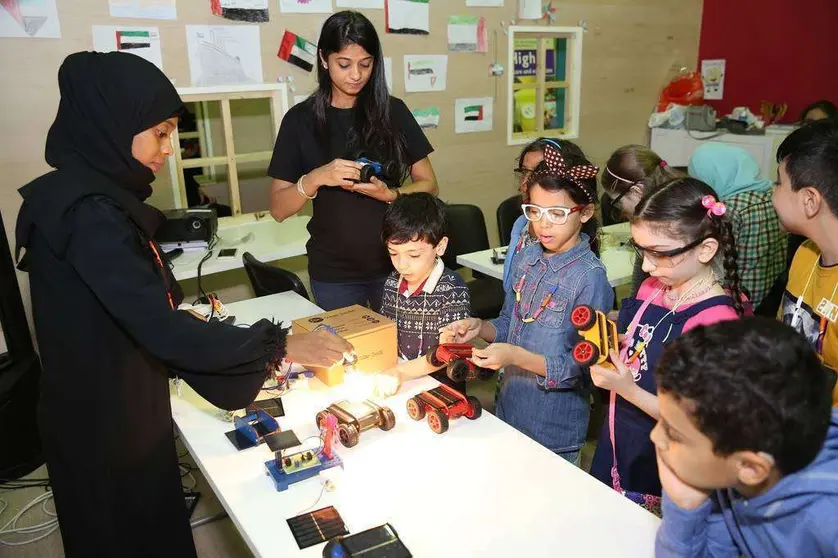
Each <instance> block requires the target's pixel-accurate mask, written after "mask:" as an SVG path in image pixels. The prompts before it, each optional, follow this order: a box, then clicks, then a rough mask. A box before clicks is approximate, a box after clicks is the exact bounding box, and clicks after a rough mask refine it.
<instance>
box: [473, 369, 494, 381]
mask: <svg viewBox="0 0 838 558" xmlns="http://www.w3.org/2000/svg"><path fill="white" fill-rule="evenodd" d="M494 374H495V371H494V370H489V369H488V368H478V369H477V379H479V380H483V381H484V382H485V381H486V380H488V379H489V378H491V377H492V376H494Z"/></svg>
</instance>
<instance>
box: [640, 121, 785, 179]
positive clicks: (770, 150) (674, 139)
mask: <svg viewBox="0 0 838 558" xmlns="http://www.w3.org/2000/svg"><path fill="white" fill-rule="evenodd" d="M793 130H794V129H793V128H790V127H774V126H769V127H768V128H767V129H766V132H765V135H764V136H743V135H737V134H731V133H723V134H721V135H719V136H716V134H717V133H718V132H688V131H687V130H665V129H663V128H653V129H652V146H651V147H652V151H654V152H655V153H657V154H658V155H660V157H661V158H662V159H664V160H665V161H666V162H667V163H668V164H669V165H671V166H673V167H686V166H687V165H688V164H689V161H690V156H691V155H692V154H693V151H695V150H696V149H698V146H699V145H701V144H702V143H704V142H706V141H715V142H721V143H727V144H730V145H736V146H739V147H741V148H743V149H745V150H746V151H748V152H749V153H750V154H751V155H753V156H754V159H756V161H757V164H759V168H760V170H761V173H762V177H763V178H765V179H767V180H776V179H777V148H778V147H779V146H780V144H781V143H782V142H783V140H784V139H785V138H786V136H787V135H788V134H790V133H791V132H792V131H793ZM713 136H716V137H713Z"/></svg>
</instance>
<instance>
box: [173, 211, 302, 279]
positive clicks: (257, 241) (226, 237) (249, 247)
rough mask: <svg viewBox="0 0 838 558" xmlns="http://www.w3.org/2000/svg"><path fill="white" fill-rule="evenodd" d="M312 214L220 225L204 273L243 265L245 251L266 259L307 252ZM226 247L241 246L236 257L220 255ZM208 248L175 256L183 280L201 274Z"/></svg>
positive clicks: (175, 268) (273, 259) (202, 273)
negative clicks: (199, 267)
mask: <svg viewBox="0 0 838 558" xmlns="http://www.w3.org/2000/svg"><path fill="white" fill-rule="evenodd" d="M308 221H309V217H306V216H303V215H296V216H294V217H289V218H288V219H286V220H285V221H283V222H282V223H277V222H276V221H274V220H273V219H272V218H270V217H268V218H266V219H264V220H261V221H256V222H253V223H246V224H242V225H233V226H230V227H224V228H219V229H218V243H217V244H216V246H215V248H214V250H213V254H212V257H211V258H210V259H208V260H207V261H205V262H204V265H203V266H201V276H202V277H205V276H207V275H212V274H213V273H221V272H222V271H230V270H231V269H241V268H242V267H243V264H242V254H244V253H245V252H250V253H251V254H253V255H254V256H256V258H257V259H259V260H260V261H263V262H272V261H275V260H281V259H284V258H292V257H294V256H302V255H304V254H305V253H306V243H307V242H308V239H309V234H308V230H307V229H306V225H308ZM223 248H237V249H238V251H237V253H236V256H235V257H233V258H222V259H219V258H218V253H219V251H220V250H221V249H223ZM205 254H206V251H204V250H201V251H196V252H185V253H183V254H181V255H180V256H178V257H177V259H175V261H174V262H173V269H172V271H173V272H174V274H175V278H176V279H177V280H179V281H182V280H184V279H193V278H195V277H197V276H198V264H199V263H200V261H201V259H202V258H203V257H204V255H205Z"/></svg>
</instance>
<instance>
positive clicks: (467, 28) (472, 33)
mask: <svg viewBox="0 0 838 558" xmlns="http://www.w3.org/2000/svg"><path fill="white" fill-rule="evenodd" d="M448 50H452V51H455V52H486V51H488V50H489V39H488V35H487V33H486V18H485V17H477V16H450V17H449V18H448Z"/></svg>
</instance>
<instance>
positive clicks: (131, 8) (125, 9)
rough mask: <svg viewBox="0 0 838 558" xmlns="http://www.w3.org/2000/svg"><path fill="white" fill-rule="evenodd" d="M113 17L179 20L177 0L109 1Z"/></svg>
mask: <svg viewBox="0 0 838 558" xmlns="http://www.w3.org/2000/svg"><path fill="white" fill-rule="evenodd" d="M108 4H110V8H111V17H136V18H142V19H177V9H176V8H175V0H108Z"/></svg>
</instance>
